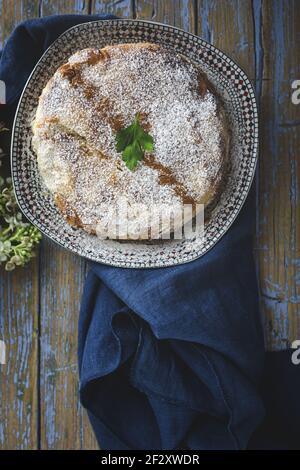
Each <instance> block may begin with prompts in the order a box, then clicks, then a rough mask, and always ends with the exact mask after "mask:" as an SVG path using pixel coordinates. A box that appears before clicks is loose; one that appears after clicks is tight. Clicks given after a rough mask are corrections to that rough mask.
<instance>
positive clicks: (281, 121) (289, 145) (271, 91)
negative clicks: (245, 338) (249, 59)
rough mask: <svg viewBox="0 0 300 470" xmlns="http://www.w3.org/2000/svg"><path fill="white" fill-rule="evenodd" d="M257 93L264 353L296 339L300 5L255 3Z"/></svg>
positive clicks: (299, 329)
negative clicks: (295, 86) (295, 88)
mask: <svg viewBox="0 0 300 470" xmlns="http://www.w3.org/2000/svg"><path fill="white" fill-rule="evenodd" d="M256 4H257V5H256V7H257V10H258V12H257V15H256V19H257V23H258V25H257V28H259V27H261V28H262V34H261V35H260V39H261V40H260V43H259V47H258V53H259V55H260V57H261V62H262V70H261V75H262V77H263V79H264V80H263V81H262V87H261V90H260V93H261V158H260V161H259V213H258V222H259V223H258V226H257V241H256V247H257V256H258V262H259V272H260V288H261V300H262V308H263V315H264V323H265V332H266V341H267V346H268V348H269V349H282V348H285V347H286V346H288V345H290V343H291V342H292V341H293V340H295V339H299V338H300V308H299V304H300V200H299V179H300V160H299V148H300V133H299V120H300V105H297V106H296V105H294V104H293V103H292V101H291V95H292V89H291V83H292V81H293V80H295V79H300V49H299V47H298V45H299V36H300V9H299V2H298V1H296V0H290V1H289V2H286V1H284V0H276V1H273V0H264V1H263V2H262V4H260V2H256Z"/></svg>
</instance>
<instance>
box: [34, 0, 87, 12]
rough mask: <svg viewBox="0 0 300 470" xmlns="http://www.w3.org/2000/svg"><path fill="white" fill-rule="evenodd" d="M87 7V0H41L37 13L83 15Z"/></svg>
mask: <svg viewBox="0 0 300 470" xmlns="http://www.w3.org/2000/svg"><path fill="white" fill-rule="evenodd" d="M37 3H38V2H37ZM88 9H89V2H88V0H87V1H84V0H41V2H40V9H39V15H40V16H49V15H59V14H63V13H70V14H82V15H85V14H87V13H88Z"/></svg>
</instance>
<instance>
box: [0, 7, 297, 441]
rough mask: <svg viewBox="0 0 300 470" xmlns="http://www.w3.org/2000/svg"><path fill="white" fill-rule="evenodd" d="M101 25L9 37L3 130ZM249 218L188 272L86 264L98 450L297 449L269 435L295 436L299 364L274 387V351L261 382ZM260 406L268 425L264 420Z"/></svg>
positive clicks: (88, 367)
mask: <svg viewBox="0 0 300 470" xmlns="http://www.w3.org/2000/svg"><path fill="white" fill-rule="evenodd" d="M101 18H103V17H99V16H93V17H91V16H79V15H67V16H53V17H48V18H44V19H37V20H29V21H27V22H25V23H22V24H20V25H19V26H18V27H17V28H16V29H15V31H14V32H13V34H12V35H11V37H10V39H9V41H8V42H7V44H6V46H5V49H4V51H3V54H2V56H1V62H0V79H2V80H4V81H5V83H6V86H7V106H5V107H3V106H2V107H1V108H0V120H5V121H6V123H7V124H8V125H11V123H12V118H13V115H14V112H15V108H16V105H17V100H18V98H19V95H20V93H21V91H22V88H23V86H24V84H25V82H26V80H27V78H28V76H29V74H30V72H31V70H32V68H33V67H34V65H35V63H36V62H37V61H38V59H39V58H40V56H41V55H42V53H43V52H44V51H45V49H47V47H48V46H49V45H50V44H51V43H52V42H53V41H54V40H55V39H56V38H57V37H58V36H59V35H60V34H61V33H62V32H63V31H65V30H66V29H68V28H69V27H71V26H73V25H75V24H77V23H82V22H86V21H90V20H91V19H101ZM105 18H110V16H106V17H105ZM253 213H254V207H253V197H252V196H250V197H248V200H247V202H246V204H245V206H244V208H243V209H242V211H241V213H240V215H239V216H238V218H237V220H236V221H235V222H234V224H233V225H232V227H231V228H230V230H229V231H228V233H227V234H226V235H225V236H224V237H223V238H222V240H221V241H220V242H219V243H218V244H217V245H216V246H215V247H214V248H213V249H212V250H211V251H210V252H209V253H208V254H206V255H205V256H204V257H202V258H200V259H198V260H195V261H193V262H191V263H188V264H185V265H181V266H176V267H170V268H161V269H152V270H150V269H144V270H138V269H121V268H114V267H109V266H105V265H101V264H96V263H91V270H90V272H89V274H88V277H87V280H86V284H85V289H84V294H83V299H82V305H81V312H80V319H79V344H78V356H79V372H80V382H81V385H80V397H81V401H82V403H83V405H84V406H85V407H86V408H87V410H88V413H89V417H90V420H91V423H92V425H93V428H94V431H95V433H96V436H97V439H98V442H99V445H100V446H101V448H103V449H110V450H113V449H193V450H198V449H244V448H246V447H247V446H250V447H253V448H256V447H260V448H271V447H272V446H274V442H275V441H276V444H275V445H276V446H277V448H280V447H281V446H282V447H286V448H288V446H290V445H293V446H294V447H295V446H296V445H297V444H296V442H295V439H294V440H293V443H292V444H291V443H290V442H287V439H285V440H284V443H283V444H282V442H283V441H282V440H280V438H279V437H278V436H277V435H276V439H277V437H278V439H279V441H278V439H277V440H276V439H275V440H273V441H272V429H273V428H272V425H271V426H270V425H268V423H272V424H273V423H275V424H276V425H277V426H282V427H283V429H282V431H284V430H285V431H286V435H285V436H287V431H288V430H292V431H293V430H295V429H297V426H298V425H299V413H298V414H297V413H296V412H295V409H294V405H292V404H291V402H290V406H289V407H288V409H287V410H286V412H281V413H278V409H279V408H280V407H281V408H280V409H282V406H281V405H282V402H283V401H284V400H287V389H288V387H292V386H293V385H294V384H295V378H294V376H295V366H290V365H289V368H288V370H289V373H287V372H285V373H284V374H283V377H284V378H285V380H283V381H282V380H281V374H282V370H283V369H284V370H286V368H287V364H286V361H288V364H290V360H289V359H290V356H289V353H287V355H285V356H284V357H283V356H282V355H280V353H274V354H277V356H276V358H277V360H275V361H274V360H273V359H272V357H274V355H272V354H271V355H269V356H268V358H269V360H267V363H266V364H267V368H265V372H264V375H263V380H261V378H262V373H263V369H264V357H265V352H264V344H263V334H262V328H261V324H260V317H259V309H258V295H257V285H256V277H255V268H254V263H253V257H252V243H251V232H252V219H253ZM278 358H280V360H278ZM293 367H294V368H293ZM299 367H300V366H299ZM298 385H299V380H298ZM280 387H281V388H280ZM275 392H276V393H275ZM270 394H271V395H272V399H270ZM289 398H291V396H290V395H289ZM263 401H264V402H265V405H266V406H265V407H264V404H263ZM294 403H296V394H294ZM264 408H266V409H267V414H268V416H271V417H272V418H273V421H270V420H269V421H268V420H265V421H263V418H264V414H265V411H264ZM262 421H263V422H262ZM260 423H262V425H261V426H259V425H260ZM291 423H292V426H291ZM292 434H293V433H292ZM293 435H294V434H293ZM292 439H293V438H292ZM249 442H250V443H249ZM279 442H280V443H279Z"/></svg>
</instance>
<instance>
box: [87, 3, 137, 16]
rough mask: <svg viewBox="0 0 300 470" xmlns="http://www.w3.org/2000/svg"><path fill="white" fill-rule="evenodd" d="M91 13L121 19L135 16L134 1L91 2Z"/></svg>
mask: <svg viewBox="0 0 300 470" xmlns="http://www.w3.org/2000/svg"><path fill="white" fill-rule="evenodd" d="M90 8H91V13H92V14H97V15H102V14H111V15H116V16H119V17H120V18H131V17H132V16H133V1H132V0H91V7H90Z"/></svg>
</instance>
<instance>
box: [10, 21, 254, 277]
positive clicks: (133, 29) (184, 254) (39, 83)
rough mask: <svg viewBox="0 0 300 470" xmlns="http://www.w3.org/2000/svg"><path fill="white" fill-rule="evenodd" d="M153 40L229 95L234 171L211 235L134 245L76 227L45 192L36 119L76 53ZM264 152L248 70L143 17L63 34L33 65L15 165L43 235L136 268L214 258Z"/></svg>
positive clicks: (20, 193)
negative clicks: (50, 85) (44, 95)
mask: <svg viewBox="0 0 300 470" xmlns="http://www.w3.org/2000/svg"><path fill="white" fill-rule="evenodd" d="M141 41H145V42H153V43H158V44H160V45H162V46H164V47H166V48H168V49H172V50H174V51H176V52H179V53H181V54H183V55H184V56H186V57H187V58H189V59H190V60H192V61H193V62H194V63H196V64H199V66H200V67H201V68H202V69H203V70H204V71H205V72H206V74H207V76H208V78H209V79H210V80H211V82H212V83H213V84H214V86H215V87H216V89H217V91H218V92H219V94H220V95H221V96H222V98H223V100H224V103H225V107H226V111H227V114H228V116H229V120H230V124H231V128H232V148H231V160H232V168H231V170H230V174H229V177H228V181H227V185H226V188H225V189H224V192H223V193H222V195H221V198H220V200H219V203H218V205H217V206H216V207H215V209H214V210H213V212H212V215H211V217H210V219H209V221H208V222H207V223H206V225H205V235H204V237H203V236H197V235H195V236H194V237H193V238H189V239H184V238H183V239H181V240H163V241H161V242H159V243H158V242H156V243H155V244H151V243H149V242H148V243H141V242H139V243H134V242H128V243H127V242H124V241H122V242H119V241H112V240H101V239H99V238H97V237H96V236H93V235H89V234H87V233H86V232H84V231H83V230H81V229H76V228H72V227H71V226H70V225H69V224H67V222H66V221H65V219H64V218H63V216H62V215H61V214H60V212H59V211H58V209H57V208H56V206H55V204H54V201H53V199H52V196H51V194H50V193H49V192H48V191H47V189H46V188H45V186H44V184H43V182H42V180H41V177H40V174H39V171H38V167H37V161H36V157H35V155H34V153H33V151H32V148H31V137H32V130H31V121H32V119H33V117H34V114H35V110H36V107H37V104H38V98H39V96H40V94H41V92H42V90H43V88H44V87H45V85H46V83H47V82H48V80H49V79H50V77H51V76H52V75H53V74H54V72H55V71H56V69H57V68H58V67H59V66H60V65H62V64H63V63H65V62H66V61H67V59H68V58H69V57H70V56H71V55H72V54H73V53H74V52H76V51H77V50H79V49H84V48H87V47H98V48H102V47H104V46H106V45H108V44H118V43H125V42H141ZM257 148H258V122H257V108H256V102H255V97H254V92H253V89H252V86H251V84H250V81H249V79H248V78H247V76H246V75H245V73H244V72H243V71H242V70H241V69H240V68H239V67H238V66H237V65H236V64H235V63H234V62H233V61H232V60H231V59H230V58H229V57H227V56H226V55H225V54H224V53H223V52H221V51H220V50H218V49H216V48H215V47H213V46H212V45H211V44H208V43H207V42H205V41H203V40H202V39H200V38H199V37H196V36H194V35H192V34H189V33H187V32H185V31H182V30H180V29H177V28H173V27H171V26H165V25H162V24H158V23H152V22H148V21H137V20H104V21H103V20H102V21H92V22H89V23H84V24H79V25H77V26H74V27H73V28H71V29H69V30H68V31H66V32H65V33H64V34H62V35H61V36H60V37H59V38H58V39H57V40H56V41H55V42H54V43H53V44H52V45H51V46H50V48H49V49H48V50H47V51H46V52H45V54H44V55H43V56H42V58H41V59H40V61H39V62H38V64H37V65H36V67H35V68H34V70H33V72H32V74H31V76H30V78H29V80H28V82H27V84H26V86H25V88H24V91H23V93H22V96H21V99H20V102H19V106H18V109H17V113H16V117H15V122H14V129H13V139H12V149H11V165H12V176H13V182H14V188H15V192H16V197H17V201H18V203H19V205H20V208H21V210H22V211H23V213H24V215H25V216H26V217H27V218H28V219H29V220H30V222H32V223H33V224H34V225H36V226H37V227H38V228H39V229H40V230H41V232H43V233H44V234H45V235H47V236H48V237H49V238H50V239H52V240H53V241H55V242H57V243H58V244H60V245H61V246H63V247H65V248H68V249H69V250H71V251H73V252H74V253H77V254H79V255H81V256H84V257H86V258H89V259H91V260H94V261H99V262H102V263H105V264H110V265H113V266H122V267H132V268H136V267H138V268H148V267H158V266H172V265H176V264H181V263H186V262H188V261H192V260H194V259H196V258H198V257H199V256H202V255H204V254H205V253H207V251H208V250H210V248H212V247H213V246H214V245H215V243H216V242H218V241H219V240H220V238H221V237H222V236H223V235H224V234H225V233H226V231H227V230H228V228H229V227H230V225H231V224H232V222H233V221H234V219H235V218H236V216H237V214H238V212H239V211H240V209H241V207H242V205H243V203H244V201H245V198H246V196H247V194H248V192H249V189H250V186H251V182H252V179H253V176H254V171H255V166H256V160H257Z"/></svg>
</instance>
